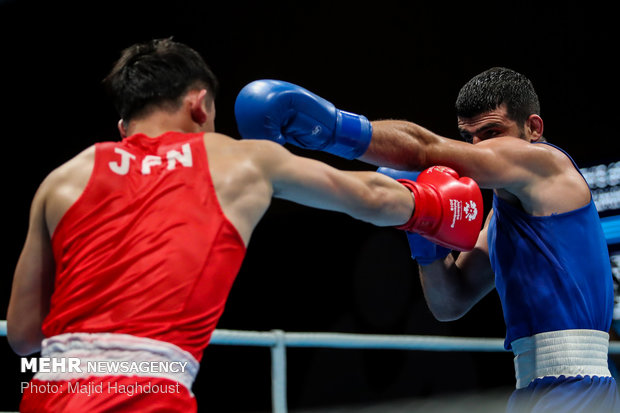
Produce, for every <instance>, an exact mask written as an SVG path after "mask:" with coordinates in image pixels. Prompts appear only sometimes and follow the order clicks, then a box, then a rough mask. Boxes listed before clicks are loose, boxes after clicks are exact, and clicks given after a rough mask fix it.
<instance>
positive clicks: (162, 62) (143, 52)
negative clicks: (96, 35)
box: [103, 38, 218, 122]
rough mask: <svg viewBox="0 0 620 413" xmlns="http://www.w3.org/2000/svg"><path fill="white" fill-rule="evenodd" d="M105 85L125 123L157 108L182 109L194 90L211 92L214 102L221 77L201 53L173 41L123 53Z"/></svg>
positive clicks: (150, 43) (142, 45)
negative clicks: (216, 74)
mask: <svg viewBox="0 0 620 413" xmlns="http://www.w3.org/2000/svg"><path fill="white" fill-rule="evenodd" d="M103 84H104V87H105V88H106V91H107V92H108V93H109V95H110V97H111V98H112V101H113V104H114V106H115V108H116V110H117V111H118V114H119V115H120V117H121V119H123V121H125V122H128V121H129V120H130V119H132V118H136V117H140V116H144V115H146V114H147V113H148V112H149V111H150V110H152V109H154V108H164V109H169V110H175V109H178V108H179V107H180V105H181V98H182V97H183V96H184V95H185V94H186V93H187V92H188V91H190V90H192V89H207V92H208V94H207V95H208V96H209V98H211V99H213V98H214V97H215V94H216V92H217V88H218V81H217V78H216V77H215V75H214V74H213V72H212V71H211V69H209V67H208V66H207V64H206V63H205V61H204V60H203V59H202V57H201V56H200V55H199V54H198V52H196V51H195V50H194V49H192V48H190V47H189V46H187V45H185V44H182V43H179V42H176V41H173V40H172V38H166V39H154V40H151V41H148V42H145V43H139V44H134V45H133V46H130V47H128V48H127V49H125V50H123V52H122V53H121V57H120V58H119V60H118V61H117V62H116V63H115V65H114V67H113V68H112V70H111V71H110V73H109V74H108V75H107V76H106V78H105V79H104V80H103Z"/></svg>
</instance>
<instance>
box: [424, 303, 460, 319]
mask: <svg viewBox="0 0 620 413" xmlns="http://www.w3.org/2000/svg"><path fill="white" fill-rule="evenodd" d="M428 307H429V310H430V311H431V314H433V317H435V319H437V321H441V322H449V321H456V320H458V319H460V318H461V317H463V316H464V315H465V314H466V313H467V311H468V310H469V309H459V308H456V307H448V306H441V305H436V306H431V305H429V306H428Z"/></svg>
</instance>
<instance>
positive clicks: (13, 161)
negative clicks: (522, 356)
mask: <svg viewBox="0 0 620 413" xmlns="http://www.w3.org/2000/svg"><path fill="white" fill-rule="evenodd" d="M613 14H614V13H612V10H611V8H610V7H609V6H600V5H597V2H577V1H568V2H557V5H549V4H542V2H534V1H518V2H517V1H514V2H512V1H504V2H490V1H488V2H463V4H459V3H455V2H446V1H431V2H411V1H409V2H397V1H380V2H370V3H368V4H367V5H363V4H362V3H359V2H355V3H340V2H335V1H330V2H322V1H315V2H293V1H291V2H289V3H286V4H282V3H275V2H248V3H243V2H213V1H206V0H205V1H198V0H195V1H185V0H177V1H169V2H163V1H148V2H146V1H145V2H142V1H133V2H130V1H128V0H127V1H125V2H117V1H83V2H65V1H27V0H0V45H1V55H0V74H1V80H0V90H1V91H2V95H1V97H2V99H1V101H2V111H1V117H0V120H1V125H2V129H0V134H1V143H2V154H3V162H2V174H3V175H2V176H4V177H5V178H4V185H5V189H4V194H5V195H4V200H3V208H4V217H5V218H4V220H5V225H4V228H3V229H4V238H5V242H4V245H5V247H4V254H6V255H5V256H4V259H3V260H2V261H3V266H4V270H3V274H4V275H3V276H2V277H1V280H0V294H1V295H0V319H4V318H5V317H6V304H7V303H8V298H9V293H10V286H11V279H12V274H13V269H14V266H15V263H16V261H17V258H18V255H19V251H20V249H21V247H22V244H23V241H24V237H25V233H26V228H27V218H28V210H29V205H30V201H31V199H32V196H33V194H34V191H35V190H36V188H37V186H38V184H39V183H40V181H41V180H42V179H43V178H44V177H45V176H46V175H47V173H49V171H51V170H52V169H53V168H54V167H55V166H57V165H59V164H60V163H62V162H64V161H66V160H68V159H69V158H71V157H72V156H73V155H75V154H77V153H78V152H79V151H81V150H82V149H84V148H86V147H87V146H89V145H91V144H93V143H94V142H96V141H101V140H115V139H118V135H117V132H116V121H117V116H116V114H115V112H114V110H113V109H112V107H111V104H110V102H109V101H108V100H107V98H106V97H105V95H104V94H103V91H102V88H101V84H100V82H101V79H102V78H103V77H104V76H105V75H106V73H107V72H108V70H109V69H110V68H111V65H112V63H113V61H114V60H115V59H116V58H117V57H118V56H119V53H120V50H121V49H123V48H125V47H127V46H129V45H131V44H132V43H134V42H137V41H143V40H148V39H150V38H154V37H168V36H174V37H175V39H176V40H178V41H182V42H184V43H187V44H189V45H190V46H192V47H194V48H195V49H197V50H198V51H199V52H200V53H201V54H202V55H203V56H204V58H205V60H206V61H207V62H208V64H209V65H210V66H211V68H212V69H213V70H214V71H215V72H216V74H217V75H218V77H219V80H220V82H221V90H220V94H219V96H218V99H217V101H216V104H217V119H216V127H217V129H218V130H219V131H220V132H222V133H225V134H229V135H231V136H237V131H236V126H235V122H234V117H233V110H232V108H233V103H234V99H235V97H236V94H237V93H238V91H239V90H240V89H241V88H242V87H243V86H244V85H245V84H246V83H248V82H250V81H252V80H255V79H259V78H275V79H281V80H286V81H290V82H293V83H297V84H300V85H302V86H304V87H306V88H308V89H310V90H311V91H313V92H315V93H317V94H319V95H321V96H323V97H325V98H326V99H328V100H330V101H332V102H333V103H334V104H335V105H336V106H337V107H339V108H341V109H344V110H348V111H352V112H357V113H362V114H365V115H366V116H367V117H368V118H369V119H380V118H401V119H408V120H411V121H415V122H418V123H420V124H422V125H424V126H426V127H427V128H430V129H431V130H433V131H435V132H437V133H440V134H442V135H444V136H450V137H457V134H456V121H455V116H454V110H453V103H454V100H455V98H456V95H457V93H458V90H459V88H460V86H462V84H463V83H464V82H465V81H467V80H468V79H469V78H471V77H472V76H473V75H475V74H477V73H479V72H480V71H482V70H485V69H487V68H489V67H491V66H507V67H511V68H513V69H515V70H517V71H520V72H522V73H524V74H526V75H527V76H528V77H529V78H530V79H531V80H532V81H533V82H534V85H535V86H536V89H537V91H538V93H539V96H540V99H541V103H542V117H543V119H544V120H545V136H546V137H547V138H548V139H549V140H550V141H551V142H553V143H556V144H557V145H560V146H562V147H563V148H565V149H567V150H568V151H569V152H570V153H571V154H572V156H573V157H574V158H575V160H576V161H577V162H578V163H579V164H580V165H582V166H587V165H591V164H594V163H597V162H604V161H607V160H614V159H617V157H618V154H617V152H614V149H613V148H615V147H616V146H617V145H614V143H613V142H612V139H615V138H616V134H617V133H616V130H617V116H616V112H617V111H616V108H615V106H616V100H617V93H616V91H617V66H616V63H617V62H616V61H615V59H616V55H617V54H618V47H617V41H618V38H617V37H618V36H617V30H616V29H615V26H613V25H612V22H611V16H612V15H613ZM613 24H616V23H615V22H614V23H613ZM290 149H291V150H292V151H294V152H296V153H299V154H304V155H307V156H311V157H315V158H317V159H321V160H324V161H326V162H328V163H330V164H332V165H335V166H337V167H339V168H342V169H373V168H372V167H370V166H369V165H366V164H363V163H361V162H358V161H343V160H341V159H338V158H335V157H332V156H330V155H327V154H321V153H311V152H304V151H302V150H299V149H297V148H290ZM487 209H488V208H487ZM408 256H409V252H408V248H407V244H406V240H405V238H404V236H403V234H402V233H399V232H398V231H396V230H393V229H381V228H375V227H372V226H370V225H368V224H364V223H361V222H358V221H355V220H353V219H351V218H349V217H348V216H344V215H339V214H335V213H331V212H324V211H317V210H311V209H309V208H306V207H301V206H298V205H294V204H291V203H288V202H284V201H274V203H273V205H272V207H271V208H270V210H269V211H268V213H267V214H266V216H265V218H264V220H263V221H262V222H261V224H260V225H259V226H258V228H257V230H256V233H255V235H254V236H253V239H252V241H251V243H250V245H249V249H248V254H247V259H246V261H245V263H244V265H243V268H242V271H241V273H240V274H239V276H238V279H237V281H236V283H235V285H234V287H233V290H232V292H231V294H230V299H229V301H228V304H227V307H226V310H225V312H224V315H223V317H222V319H221V322H220V324H219V326H218V327H219V328H227V329H244V330H245V329H247V330H271V329H282V330H286V331H333V332H355V333H381V334H431V335H455V336H481V337H503V334H504V324H503V320H502V315H501V308H500V306H499V301H498V299H497V296H496V294H495V293H492V294H490V295H489V296H488V297H486V298H485V299H484V300H483V301H482V302H481V303H480V304H479V305H478V306H476V307H475V308H474V309H473V310H472V311H471V312H470V313H469V314H468V315H466V316H465V317H464V318H463V319H461V320H459V321H456V322H451V323H440V322H438V321H436V320H434V318H433V317H432V315H431V314H430V313H429V311H428V309H427V308H426V305H425V303H424V299H423V297H422V292H421V288H420V285H419V281H418V279H417V275H416V273H415V271H416V270H415V265H414V262H413V261H412V260H410V259H409V257H408ZM0 357H2V360H3V366H4V367H3V369H2V371H3V373H2V380H3V383H2V387H1V389H2V390H1V391H0V394H2V396H3V397H2V406H0V409H4V410H10V409H13V410H16V409H17V406H18V402H19V398H20V391H19V383H20V382H21V381H25V380H28V379H29V378H30V377H29V376H27V375H22V374H19V357H17V356H15V355H14V354H13V353H12V352H11V350H10V349H9V347H8V345H7V343H6V339H4V338H2V339H0ZM269 363H270V359H269V350H268V349H265V348H236V347H219V346H212V347H210V348H208V349H207V350H206V352H205V356H204V360H203V362H202V365H201V372H200V374H199V377H198V379H197V381H196V383H195V386H194V392H195V393H196V397H197V398H198V402H199V405H200V406H202V410H204V409H205V408H207V407H208V409H207V410H208V411H211V412H240V411H268V410H269V409H270V364H269ZM288 366H289V369H288V378H289V380H288V390H289V394H288V396H289V397H288V400H289V407H290V408H291V409H295V408H302V407H310V406H326V405H332V404H340V403H364V402H369V401H380V400H388V399H395V398H407V397H422V396H437V395H442V394H447V393H450V392H459V391H483V390H485V389H490V388H495V387H500V386H501V387H504V386H512V385H513V381H514V378H513V377H514V373H513V367H512V357H511V355H509V354H508V353H502V354H477V353H430V352H429V353H425V352H403V351H377V350H353V351H349V350H326V349H323V350H313V349H289V350H288Z"/></svg>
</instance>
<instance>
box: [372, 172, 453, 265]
mask: <svg viewBox="0 0 620 413" xmlns="http://www.w3.org/2000/svg"><path fill="white" fill-rule="evenodd" d="M377 172H379V173H380V174H383V175H387V176H389V177H390V178H393V179H408V180H410V181H415V180H416V179H417V178H418V175H420V172H417V171H400V170H398V169H391V168H386V167H381V168H379V169H377ZM405 233H406V234H407V242H408V243H409V249H410V250H411V258H413V259H414V260H416V261H417V262H418V263H419V264H422V265H427V264H430V263H432V262H434V261H436V260H439V259H443V258H445V257H446V256H447V255H448V254H449V253H450V249H449V248H446V247H442V246H441V245H437V244H435V243H434V242H432V241H429V240H427V239H426V238H424V237H423V236H421V235H419V234H416V233H413V232H409V231H407V232H405Z"/></svg>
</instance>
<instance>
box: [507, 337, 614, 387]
mask: <svg viewBox="0 0 620 413" xmlns="http://www.w3.org/2000/svg"><path fill="white" fill-rule="evenodd" d="M511 345H512V351H513V353H514V354H515V358H514V363H515V375H516V378H517V389H520V388H523V387H526V386H527V385H528V384H529V383H530V382H531V381H532V380H535V379H537V378H541V377H547V376H552V377H559V376H565V377H574V376H599V377H609V376H611V374H610V372H609V368H608V364H607V353H608V349H609V334H607V333H606V332H604V331H598V330H560V331H549V332H545V333H540V334H535V335H533V336H531V337H524V338H520V339H518V340H515V341H513V342H512V343H511Z"/></svg>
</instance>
